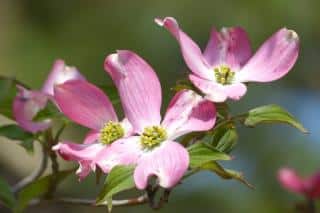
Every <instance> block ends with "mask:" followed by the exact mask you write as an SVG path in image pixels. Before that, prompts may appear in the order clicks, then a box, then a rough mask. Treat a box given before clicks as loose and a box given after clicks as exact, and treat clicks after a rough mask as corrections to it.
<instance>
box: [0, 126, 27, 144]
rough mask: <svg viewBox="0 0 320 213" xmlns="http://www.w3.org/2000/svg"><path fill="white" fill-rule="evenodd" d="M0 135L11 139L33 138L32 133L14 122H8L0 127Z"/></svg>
mask: <svg viewBox="0 0 320 213" xmlns="http://www.w3.org/2000/svg"><path fill="white" fill-rule="evenodd" d="M0 135H1V136H4V137H6V138H9V139H11V140H25V139H29V138H33V135H32V134H31V133H29V132H26V131H25V130H23V129H22V128H21V127H19V126H18V125H15V124H9V125H5V126H1V127H0Z"/></svg>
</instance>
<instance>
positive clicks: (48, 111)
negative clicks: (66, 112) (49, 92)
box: [32, 101, 66, 122]
mask: <svg viewBox="0 0 320 213" xmlns="http://www.w3.org/2000/svg"><path fill="white" fill-rule="evenodd" d="M48 119H62V120H63V119H66V118H65V117H64V116H63V114H62V113H61V112H60V111H59V110H58V109H57V107H56V106H55V105H54V104H53V103H52V102H50V101H49V102H48V103H47V105H46V107H45V108H43V109H42V110H40V111H39V112H37V114H36V115H35V116H34V117H33V119H32V121H34V122H41V121H45V120H48Z"/></svg>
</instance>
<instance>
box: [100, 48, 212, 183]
mask: <svg viewBox="0 0 320 213" xmlns="http://www.w3.org/2000/svg"><path fill="white" fill-rule="evenodd" d="M105 69H106V71H107V72H108V73H109V74H110V76H111V78H112V79H113V81H114V83H115V85H116V87H117V89H118V91H119V95H120V99H121V102H122V105H123V109H124V111H125V114H126V116H127V118H128V120H129V121H130V123H131V124H132V126H133V130H134V133H135V134H136V135H134V136H131V137H128V138H124V139H121V140H118V141H116V142H115V143H113V144H111V146H110V149H109V150H108V153H106V155H107V154H109V155H113V156H114V159H113V161H119V160H120V159H123V158H131V159H134V163H135V164H136V168H135V171H134V181H135V184H136V187H137V188H138V189H145V188H146V187H147V184H148V178H149V177H150V176H156V177H157V178H158V181H159V185H160V186H161V187H163V188H171V187H173V186H175V185H176V184H177V183H178V182H179V180H180V179H181V177H182V176H183V175H184V173H185V172H186V170H187V168H188V165H189V154H188V152H187V150H186V149H185V148H184V147H183V146H182V145H181V144H179V143H178V142H176V141H175V139H176V138H178V137H179V136H181V135H184V134H187V133H189V132H194V131H206V130H209V129H211V128H212V127H213V126H214V123H215V119H216V110H215V106H214V105H213V103H212V102H210V101H208V100H205V99H203V98H202V97H201V96H200V95H198V94H196V93H195V92H193V91H191V90H183V91H180V92H179V93H177V94H176V95H175V96H174V97H173V99H172V100H171V102H170V104H169V107H168V109H167V111H166V113H165V116H164V118H163V120H162V122H161V115H160V108H161V102H162V95H161V86H160V82H159V80H158V78H157V75H156V74H155V72H154V71H153V69H152V67H151V66H150V65H149V64H148V63H147V62H145V61H144V60H143V59H142V58H141V57H140V56H138V55H136V54H135V53H134V52H131V51H128V50H121V51H118V52H117V53H115V54H111V55H109V56H108V57H107V58H106V60H105ZM110 164H111V165H112V164H113V162H112V161H111V162H110V161H108V160H105V161H104V162H102V165H103V167H102V168H103V169H107V170H109V168H110Z"/></svg>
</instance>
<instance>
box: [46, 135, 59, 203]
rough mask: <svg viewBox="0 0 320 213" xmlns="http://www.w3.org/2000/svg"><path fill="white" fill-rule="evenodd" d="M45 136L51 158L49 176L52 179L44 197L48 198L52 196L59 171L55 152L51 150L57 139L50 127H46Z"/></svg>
mask: <svg viewBox="0 0 320 213" xmlns="http://www.w3.org/2000/svg"><path fill="white" fill-rule="evenodd" d="M45 138H46V141H47V143H48V150H47V151H48V153H49V158H50V160H51V170H52V176H51V178H52V179H51V181H50V186H49V189H48V192H47V194H46V195H45V197H46V198H50V197H52V196H53V194H54V192H55V191H56V188H57V174H58V173H59V163H58V160H57V154H56V153H55V152H54V151H53V150H52V147H53V146H54V145H55V144H56V143H57V141H56V140H55V139H56V138H54V137H53V135H52V130H51V129H48V130H47V131H46V134H45Z"/></svg>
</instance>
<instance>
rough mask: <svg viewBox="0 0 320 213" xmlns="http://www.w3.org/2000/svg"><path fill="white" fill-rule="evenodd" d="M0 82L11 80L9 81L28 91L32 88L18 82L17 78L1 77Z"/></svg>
mask: <svg viewBox="0 0 320 213" xmlns="http://www.w3.org/2000/svg"><path fill="white" fill-rule="evenodd" d="M0 80H9V81H12V82H13V83H14V84H15V85H21V86H23V87H24V88H26V89H30V87H29V86H28V85H26V84H25V83H23V82H21V81H19V80H17V79H16V78H12V77H6V76H2V75H0Z"/></svg>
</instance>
